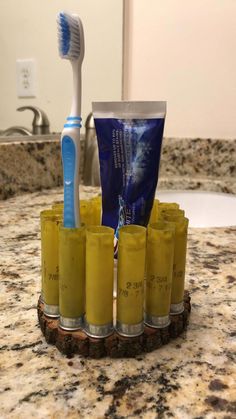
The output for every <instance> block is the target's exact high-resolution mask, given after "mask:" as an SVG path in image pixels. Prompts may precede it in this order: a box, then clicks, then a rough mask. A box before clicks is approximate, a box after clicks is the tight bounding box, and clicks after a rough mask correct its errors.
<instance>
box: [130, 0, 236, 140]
mask: <svg viewBox="0 0 236 419" xmlns="http://www.w3.org/2000/svg"><path fill="white" fill-rule="evenodd" d="M125 5H126V8H125V14H126V21H125V51H124V91H123V97H124V98H125V99H133V100H137V99H140V100H159V99H166V100H167V101H168V116H167V121H166V129H165V135H166V136H174V137H202V138H207V137H212V138H236V1H235V0H128V1H127V0H126V1H125Z"/></svg>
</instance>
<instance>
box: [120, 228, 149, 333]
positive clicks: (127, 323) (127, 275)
mask: <svg viewBox="0 0 236 419" xmlns="http://www.w3.org/2000/svg"><path fill="white" fill-rule="evenodd" d="M145 256H146V228H145V227H141V226H138V225H126V226H123V227H121V228H120V229H119V242H118V268H117V323H116V329H117V331H118V333H120V334H121V335H123V336H138V335H140V334H141V333H142V332H143V302H144V275H145Z"/></svg>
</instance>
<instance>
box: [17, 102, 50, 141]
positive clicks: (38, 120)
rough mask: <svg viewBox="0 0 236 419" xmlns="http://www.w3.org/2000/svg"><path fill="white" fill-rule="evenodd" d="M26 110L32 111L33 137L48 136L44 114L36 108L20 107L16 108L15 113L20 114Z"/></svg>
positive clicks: (47, 122) (46, 120)
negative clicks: (18, 112)
mask: <svg viewBox="0 0 236 419" xmlns="http://www.w3.org/2000/svg"><path fill="white" fill-rule="evenodd" d="M27 109H29V110H31V111H33V113H34V119H33V122H32V127H33V130H32V133H33V134H34V135H39V134H49V120H48V117H47V115H46V113H45V112H44V111H42V110H41V109H40V108H38V107H37V106H21V107H20V108H17V111H20V112H22V111H25V110H27Z"/></svg>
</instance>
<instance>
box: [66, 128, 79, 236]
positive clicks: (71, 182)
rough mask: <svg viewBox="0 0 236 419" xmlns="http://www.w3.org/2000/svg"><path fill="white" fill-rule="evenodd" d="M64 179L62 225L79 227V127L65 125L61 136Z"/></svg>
mask: <svg viewBox="0 0 236 419" xmlns="http://www.w3.org/2000/svg"><path fill="white" fill-rule="evenodd" d="M61 152H62V165H63V181H64V227H67V228H75V227H80V212H79V155H80V129H79V128H74V127H73V128H70V127H68V128H67V127H65V128H64V130H63V131H62V136H61Z"/></svg>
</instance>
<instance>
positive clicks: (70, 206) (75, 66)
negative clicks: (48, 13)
mask: <svg viewBox="0 0 236 419" xmlns="http://www.w3.org/2000/svg"><path fill="white" fill-rule="evenodd" d="M57 23H58V38H59V54H60V56H61V58H65V59H67V60H69V61H70V62H71V66H72V71H73V98H72V106H71V112H70V115H69V116H68V118H67V122H66V123H65V125H64V129H63V131H62V134H61V154H62V165H63V183H64V227H67V228H76V227H79V226H80V212H79V156H80V128H81V66H82V61H83V58H84V32H83V25H82V23H81V20H80V18H79V16H77V15H74V14H70V13H67V12H60V13H59V14H58V18H57Z"/></svg>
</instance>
